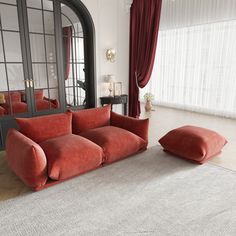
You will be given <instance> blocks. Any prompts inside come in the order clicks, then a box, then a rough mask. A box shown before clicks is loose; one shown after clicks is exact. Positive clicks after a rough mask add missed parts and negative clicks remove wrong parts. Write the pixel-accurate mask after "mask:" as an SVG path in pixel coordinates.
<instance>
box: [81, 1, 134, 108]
mask: <svg viewBox="0 0 236 236" xmlns="http://www.w3.org/2000/svg"><path fill="white" fill-rule="evenodd" d="M82 2H83V3H84V4H85V6H86V7H87V9H88V10H89V12H90V14H91V16H92V18H93V21H94V25H95V34H96V69H97V72H96V74H97V78H96V80H97V98H98V100H97V105H98V106H100V101H99V97H100V96H104V95H107V91H106V89H105V88H104V76H105V75H107V74H114V75H115V78H116V81H117V82H122V93H123V94H124V93H125V94H127V93H128V70H129V6H130V4H129V2H131V1H127V0H82ZM108 48H115V49H116V51H117V54H116V61H115V62H114V63H111V62H108V61H107V60H106V57H105V54H106V49H108ZM113 109H114V110H115V111H117V112H120V111H121V109H120V106H119V105H118V106H117V107H116V106H114V107H113Z"/></svg>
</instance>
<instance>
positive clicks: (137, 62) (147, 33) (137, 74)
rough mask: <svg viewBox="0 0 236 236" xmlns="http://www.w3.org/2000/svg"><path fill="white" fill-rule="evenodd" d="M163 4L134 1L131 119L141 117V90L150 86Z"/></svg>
mask: <svg viewBox="0 0 236 236" xmlns="http://www.w3.org/2000/svg"><path fill="white" fill-rule="evenodd" d="M161 4H162V0H148V1H147V0H134V1H133V3H132V6H131V13H130V61H129V116H132V117H139V115H140V102H139V87H140V88H143V87H145V85H146V84H147V83H148V81H149V79H150V77H151V73H152V69H153V64H154V59H155V53H156V45H157V38H158V30H159V23H160V15H161Z"/></svg>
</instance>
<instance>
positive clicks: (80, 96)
mask: <svg viewBox="0 0 236 236" xmlns="http://www.w3.org/2000/svg"><path fill="white" fill-rule="evenodd" d="M61 18H62V32H63V47H64V48H63V52H64V70H65V76H64V77H65V92H66V104H67V106H68V107H81V106H82V107H84V106H86V85H85V82H86V81H85V73H84V35H83V28H82V25H81V22H80V20H79V18H78V17H77V15H76V14H75V13H74V12H73V11H72V10H71V9H70V8H69V7H67V6H66V5H64V4H61Z"/></svg>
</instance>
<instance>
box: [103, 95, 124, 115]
mask: <svg viewBox="0 0 236 236" xmlns="http://www.w3.org/2000/svg"><path fill="white" fill-rule="evenodd" d="M100 102H101V105H102V106H104V105H105V104H111V109H112V105H113V104H122V105H123V114H124V115H125V116H127V110H128V109H127V108H128V95H126V94H123V95H120V96H114V97H112V96H108V97H100Z"/></svg>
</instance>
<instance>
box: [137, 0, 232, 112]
mask: <svg viewBox="0 0 236 236" xmlns="http://www.w3.org/2000/svg"><path fill="white" fill-rule="evenodd" d="M175 1H176V3H177V1H179V3H180V2H181V6H183V1H184V0H182V1H181V0H175ZM189 1H191V0H189ZM194 2H195V3H196V1H193V0H192V3H194ZM200 2H202V4H203V5H201V8H202V11H204V13H205V16H206V15H209V17H205V18H204V17H203V18H204V20H203V22H200V21H199V19H198V18H197V17H196V16H195V19H196V20H195V22H194V20H193V19H192V18H191V11H192V15H194V11H195V10H196V9H195V8H193V5H191V4H189V5H187V7H186V9H185V10H186V11H187V10H188V17H189V20H187V17H186V14H183V17H184V18H185V21H184V20H183V19H182V18H181V15H180V14H179V16H178V18H179V19H180V20H179V21H178V20H176V21H175V23H173V24H172V23H171V22H170V21H169V22H167V21H164V20H163V21H162V22H161V24H162V29H161V31H160V32H159V36H158V45H157V53H156V61H155V66H154V69H153V74H152V77H151V79H150V82H149V83H148V85H147V86H146V87H145V88H144V89H143V90H142V91H141V98H142V96H143V94H144V93H145V92H151V93H153V94H154V95H155V101H154V103H157V104H161V105H166V106H171V107H177V108H183V109H187V110H192V111H199V112H206V113H211V114H217V115H222V116H226V117H236V20H234V19H233V15H234V14H235V16H236V11H235V12H234V11H232V9H234V7H235V5H234V4H232V1H223V0H222V1H221V2H225V4H226V3H228V5H227V4H226V5H227V6H223V5H222V6H219V4H218V5H217V6H218V8H219V9H220V7H222V8H225V9H224V10H225V11H223V10H222V9H220V10H221V11H220V12H221V14H219V13H217V11H215V15H214V14H212V13H211V12H210V11H209V12H208V8H209V9H210V8H211V9H216V6H215V5H214V4H216V3H217V2H218V3H219V1H217V0H215V1H210V0H208V1H207V0H206V1H205V3H206V2H208V4H207V5H206V6H205V8H204V2H203V1H200V0H199V2H198V3H200ZM166 3H167V2H166ZM210 3H211V4H212V5H211V4H210ZM234 3H236V1H234ZM170 4H171V2H168V4H166V5H165V4H164V6H163V8H164V7H166V9H164V18H165V17H166V16H167V15H168V14H167V13H168V7H169V10H170V8H171V9H172V10H173V8H174V5H173V4H172V5H170ZM177 4H178V3H177ZM177 4H176V6H175V8H176V9H178V7H179V5H178V7H177ZM214 6H215V8H214ZM186 11H183V13H184V12H186ZM229 12H230V14H229ZM199 14H200V13H199ZM206 19H207V20H206ZM196 23H197V24H196Z"/></svg>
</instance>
